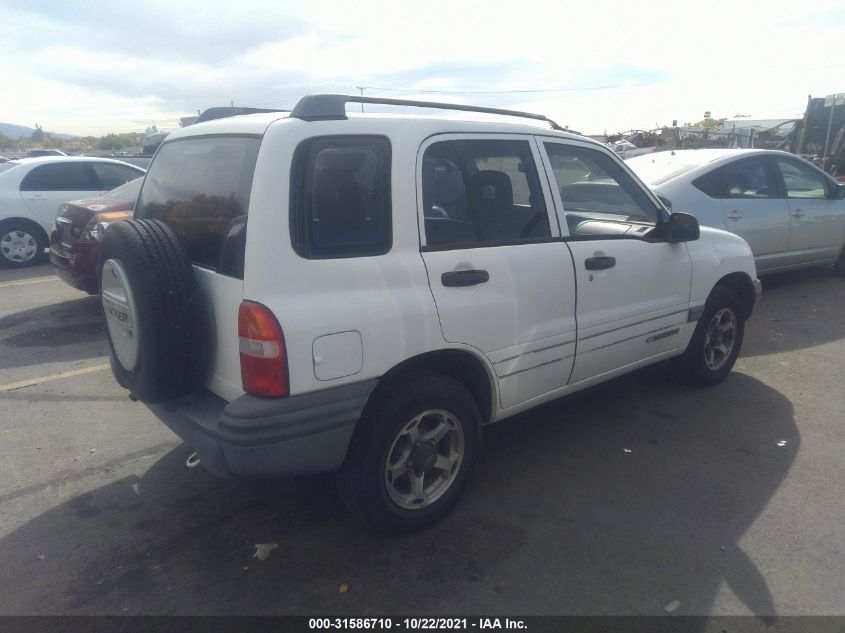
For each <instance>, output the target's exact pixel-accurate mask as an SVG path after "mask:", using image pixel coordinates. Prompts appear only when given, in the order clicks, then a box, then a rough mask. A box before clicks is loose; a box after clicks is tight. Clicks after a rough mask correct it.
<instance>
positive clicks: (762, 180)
mask: <svg viewBox="0 0 845 633" xmlns="http://www.w3.org/2000/svg"><path fill="white" fill-rule="evenodd" d="M692 184H693V185H695V186H696V187H697V188H698V189H700V190H701V191H703V192H704V193H706V194H707V195H708V196H710V197H711V198H720V199H729V198H752V199H753V198H775V197H777V195H778V192H777V188H776V187H775V184H774V182H773V180H772V176H771V173H770V170H769V168H768V167H767V164H766V160H765V159H763V158H747V159H745V160H738V161H735V162H733V163H730V164H728V165H725V166H723V167H720V168H718V169H715V170H713V171H711V172H710V173H709V174H704V175H703V176H700V177H699V178H697V179H695V180H694V181H693V183H692Z"/></svg>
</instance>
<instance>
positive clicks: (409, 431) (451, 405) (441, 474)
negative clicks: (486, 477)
mask: <svg viewBox="0 0 845 633" xmlns="http://www.w3.org/2000/svg"><path fill="white" fill-rule="evenodd" d="M358 425H359V426H358V428H357V429H356V432H355V437H353V440H352V443H351V445H350V448H349V451H348V453H347V457H346V462H345V463H344V465H343V468H342V469H341V471H340V472H339V473H338V488H339V490H340V494H341V497H342V498H343V500H344V503H345V504H346V506H347V507H348V508H349V509H350V510H351V511H352V512H353V513H354V514H356V515H357V516H358V517H359V518H361V519H362V520H363V521H365V522H366V523H368V524H369V525H370V526H372V527H373V528H375V529H376V530H378V531H380V532H386V533H393V534H401V533H408V532H414V531H417V530H421V529H423V528H426V527H428V526H430V525H432V524H433V523H435V522H437V521H439V520H440V519H441V518H443V517H444V516H445V515H446V514H448V513H449V512H450V511H451V510H452V508H453V507H454V506H455V504H456V503H457V502H458V500H459V499H460V497H461V495H462V494H463V492H464V489H465V488H466V484H467V481H468V478H469V476H470V474H471V472H472V470H473V468H474V466H475V464H476V462H477V460H478V456H479V454H480V451H481V414H480V413H479V411H478V406H477V405H476V403H475V400H474V399H473V397H472V396H471V395H470V393H469V391H468V390H467V389H466V388H465V387H464V386H463V385H462V384H460V383H459V382H457V381H456V380H454V379H452V378H449V377H448V376H444V375H442V374H438V373H435V372H426V373H421V374H415V375H413V376H410V377H408V378H406V379H404V380H403V381H402V382H400V383H398V384H397V385H396V386H392V387H390V390H389V392H387V393H385V394H384V395H382V396H378V395H377V396H376V400H375V401H374V402H372V403H370V404H368V405H367V408H366V409H365V411H364V415H363V416H362V419H361V421H360V422H359V423H358ZM414 462H416V463H414ZM420 473H422V474H420Z"/></svg>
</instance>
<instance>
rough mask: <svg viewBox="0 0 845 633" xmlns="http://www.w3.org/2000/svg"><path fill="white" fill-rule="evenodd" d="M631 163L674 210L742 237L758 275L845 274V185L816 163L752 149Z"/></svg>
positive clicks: (697, 152)
mask: <svg viewBox="0 0 845 633" xmlns="http://www.w3.org/2000/svg"><path fill="white" fill-rule="evenodd" d="M627 163H628V165H629V166H630V167H631V168H632V169H633V170H634V172H635V173H636V174H637V175H638V176H639V177H640V179H642V180H643V181H644V182H645V183H646V184H648V185H649V186H651V188H652V189H654V191H655V192H657V193H658V194H660V196H662V197H663V198H664V199H668V201H669V202H670V203H671V206H672V208H673V209H674V210H676V211H685V212H687V213H692V214H693V215H695V216H696V217H697V218H698V221H699V222H700V223H701V224H703V225H706V226H713V227H716V228H720V229H727V230H728V231H731V232H732V233H736V234H737V235H739V236H741V237H743V238H744V239H745V240H746V241H747V242H748V244H749V245H750V246H751V250H752V252H753V253H754V258H755V260H756V263H757V271H758V273H759V274H765V273H770V272H775V271H782V270H790V269H793V268H803V267H809V266H827V265H832V264H833V265H835V266H836V269H837V272H839V273H840V274H845V256H843V246H845V185H842V184H840V183H837V182H836V180H834V179H833V178H831V177H830V176H829V175H828V174H826V173H825V172H823V171H822V170H820V169H819V168H817V167H816V166H815V165H813V164H812V163H809V162H807V161H806V160H804V159H802V158H800V157H798V156H795V155H794V154H789V153H786V152H780V151H775V150H753V149H752V150H738V149H701V150H680V151H673V152H660V153H657V154H648V155H646V156H637V157H636V158H632V159H630V160H628V161H627Z"/></svg>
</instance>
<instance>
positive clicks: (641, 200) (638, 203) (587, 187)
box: [545, 143, 658, 239]
mask: <svg viewBox="0 0 845 633" xmlns="http://www.w3.org/2000/svg"><path fill="white" fill-rule="evenodd" d="M545 147H546V152H547V153H548V155H549V162H550V163H551V166H552V172H553V173H554V177H555V181H556V184H557V187H558V190H559V191H560V199H561V202H562V203H563V211H564V215H565V217H566V223H567V226H568V228H569V235H570V236H571V237H572V238H574V239H579V238H583V239H588V238H589V239H595V238H596V237H597V236H605V235H613V236H628V237H641V236H643V235H644V234H645V233H646V232H647V230H648V229H649V228H650V227H653V226H654V225H655V224H656V223H657V218H658V211H657V206H656V205H655V203H654V202H652V200H651V199H650V198H649V197H648V195H647V194H646V193H645V192H644V191H643V190H642V188H641V187H640V186H639V185H638V184H637V182H636V181H635V180H634V179H633V178H632V177H631V175H630V174H629V173H628V172H626V171H625V169H624V168H623V167H622V166H621V165H619V163H617V162H616V161H615V160H614V159H613V158H612V157H610V156H608V155H607V154H605V153H604V152H601V151H598V150H594V149H589V148H586V147H578V146H575V145H564V144H561V143H546V144H545ZM635 225H636V226H635ZM643 226H645V228H643Z"/></svg>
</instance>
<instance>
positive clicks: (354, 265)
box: [243, 119, 446, 395]
mask: <svg viewBox="0 0 845 633" xmlns="http://www.w3.org/2000/svg"><path fill="white" fill-rule="evenodd" d="M314 130H315V128H314V126H313V125H312V124H309V123H307V122H304V121H300V120H297V119H287V120H282V121H278V122H276V123H274V124H273V125H271V126H270V127H269V128H268V130H267V132H266V133H265V136H264V141H263V143H262V145H261V150H260V153H259V157H258V162H257V167H256V171H255V178H254V181H253V189H252V197H251V201H250V211H249V225H248V226H249V228H248V231H247V249H246V261H245V274H244V292H243V295H244V299H248V300H252V301H257V302H259V303H262V304H264V305H266V306H267V307H268V308H270V310H271V311H272V312H273V314H275V315H276V318H277V319H278V320H279V324H280V325H281V327H282V330H283V332H284V337H285V344H286V348H287V355H288V368H289V376H290V389H291V394H292V395H296V394H301V393H306V392H309V391H315V390H318V389H325V388H328V387H334V386H338V385H342V384H347V383H353V382H358V381H361V380H366V379H370V378H375V377H379V376H381V375H383V374H384V373H385V372H386V371H388V370H389V369H390V368H392V367H394V366H395V365H397V364H398V363H400V362H401V361H403V360H405V359H407V358H410V357H413V356H415V355H417V354H420V353H423V352H426V351H430V350H433V349H438V348H442V347H445V346H446V344H445V342H444V341H443V338H442V334H441V331H440V326H439V321H438V318H437V313H436V310H435V306H434V300H433V298H432V296H431V292H430V290H429V286H428V278H427V274H426V270H425V265H424V262H423V260H422V257H421V255H420V251H419V231H418V225H417V209H416V199H417V196H416V179H415V177H414V175H415V173H416V155H417V148H418V147H419V145H420V143H421V142H422V136H421V133H420V130H419V128H418V127H417V126H407V127H406V128H401V127H393V128H391V131H390V132H388V134H391V135H392V136H388V138H389V140H390V142H391V154H392V169H391V192H392V201H393V204H392V224H393V243H392V247H391V249H390V251H389V252H388V253H387V254H385V255H377V256H365V257H349V258H342V259H305V258H303V257H301V256H299V255H298V254H297V253H296V252H295V251H294V250H293V248H292V246H291V237H290V224H289V214H288V204H289V200H290V165H291V160H292V157H293V153H294V151H295V149H296V147H297V145H298V144H299V143H300V142H302V141H303V140H305V139H306V138H310V137H312V136H314V135H315V131H314ZM332 134H337V135H358V134H375V135H380V136H385V128H384V127H381V126H379V125H378V122H377V121H373V120H366V119H361V120H355V119H350V120H345V121H336V122H334V121H332V122H321V123H320V126H319V135H321V136H324V135H332ZM348 332H352V333H354V332H357V333H359V334H360V339H361V352H360V353H361V359H360V370H359V371H357V372H355V373H352V374H349V375H345V376H340V377H337V378H333V379H329V380H320V379H318V378H317V374H320V375H324V374H323V372H320V371H315V363H320V362H325V363H329V364H336V365H343V366H354V367H355V366H358V363H354V362H348V359H345V360H344V362H337V361H338V359H333V358H326V357H325V355H326V354H332V353H337V354H340V353H350V349H349V348H348V347H347V346H345V345H343V346H337V349H336V350H335V349H333V348H332V347H331V346H323V345H321V344H320V343H318V349H319V355H317V354H315V349H314V344H315V341H316V340H317V339H318V338H320V337H325V336H328V335H332V334H339V333H348ZM341 338H342V339H343V340H348V339H351V338H352V337H349V336H344V337H341ZM327 347H328V349H327ZM315 356H317V357H316V358H315Z"/></svg>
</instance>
